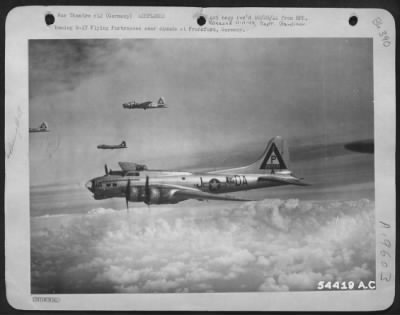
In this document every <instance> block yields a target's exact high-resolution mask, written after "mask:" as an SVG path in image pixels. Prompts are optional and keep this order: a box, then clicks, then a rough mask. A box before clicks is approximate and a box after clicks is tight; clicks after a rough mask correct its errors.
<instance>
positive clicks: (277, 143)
mask: <svg viewBox="0 0 400 315" xmlns="http://www.w3.org/2000/svg"><path fill="white" fill-rule="evenodd" d="M284 158H286V159H288V151H287V148H286V146H285V145H284V142H283V140H282V139H281V138H280V137H275V138H272V139H271V140H270V141H269V143H268V145H267V147H266V149H265V151H264V153H263V155H262V156H261V158H260V159H258V160H257V161H256V162H254V163H252V164H250V165H248V166H243V167H238V168H232V169H225V170H219V171H210V172H204V173H193V172H184V171H162V170H149V169H147V167H146V166H145V165H138V164H135V163H129V162H119V165H120V167H121V170H120V171H109V170H108V168H107V166H105V175H103V176H100V177H96V178H93V179H91V180H89V181H88V182H87V183H86V185H85V186H86V188H87V189H88V190H89V191H90V192H92V193H93V197H94V199H96V200H101V199H108V198H114V197H120V198H125V200H126V206H127V208H128V202H144V203H146V204H148V205H150V204H175V203H178V202H181V201H184V200H187V199H197V200H229V201H247V200H245V199H241V198H236V197H233V196H228V195H222V194H221V193H229V192H236V191H243V190H249V189H255V188H265V187H273V186H281V185H300V186H305V185H308V184H306V183H304V182H303V181H302V179H300V178H297V177H295V176H294V174H293V173H292V172H291V171H290V170H289V168H288V165H287V161H285V160H284Z"/></svg>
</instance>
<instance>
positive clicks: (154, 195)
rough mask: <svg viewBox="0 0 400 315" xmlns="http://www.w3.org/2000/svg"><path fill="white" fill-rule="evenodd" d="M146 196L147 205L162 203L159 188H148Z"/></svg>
mask: <svg viewBox="0 0 400 315" xmlns="http://www.w3.org/2000/svg"><path fill="white" fill-rule="evenodd" d="M148 194H149V195H148V196H146V197H147V202H148V203H149V204H160V203H162V198H161V191H160V189H159V188H154V187H152V188H149V190H148Z"/></svg>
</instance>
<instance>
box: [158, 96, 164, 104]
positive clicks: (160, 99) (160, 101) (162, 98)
mask: <svg viewBox="0 0 400 315" xmlns="http://www.w3.org/2000/svg"><path fill="white" fill-rule="evenodd" d="M157 104H158V105H166V104H165V99H164V97H162V96H161V97H160V98H159V100H158V102H157Z"/></svg>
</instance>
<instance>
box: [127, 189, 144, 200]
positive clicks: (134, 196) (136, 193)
mask: <svg viewBox="0 0 400 315" xmlns="http://www.w3.org/2000/svg"><path fill="white" fill-rule="evenodd" d="M142 196H143V194H142V189H141V188H140V187H131V188H130V191H129V197H128V200H129V201H133V202H136V201H142V200H143V197H142Z"/></svg>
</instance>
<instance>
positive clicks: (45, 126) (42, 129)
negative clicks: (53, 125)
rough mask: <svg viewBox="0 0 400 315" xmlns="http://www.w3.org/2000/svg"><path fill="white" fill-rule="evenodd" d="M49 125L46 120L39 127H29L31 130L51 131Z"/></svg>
mask: <svg viewBox="0 0 400 315" xmlns="http://www.w3.org/2000/svg"><path fill="white" fill-rule="evenodd" d="M49 131H50V130H49V126H48V124H47V123H46V122H45V121H44V122H42V123H41V124H40V126H39V127H38V128H29V132H30V133H32V132H49Z"/></svg>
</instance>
